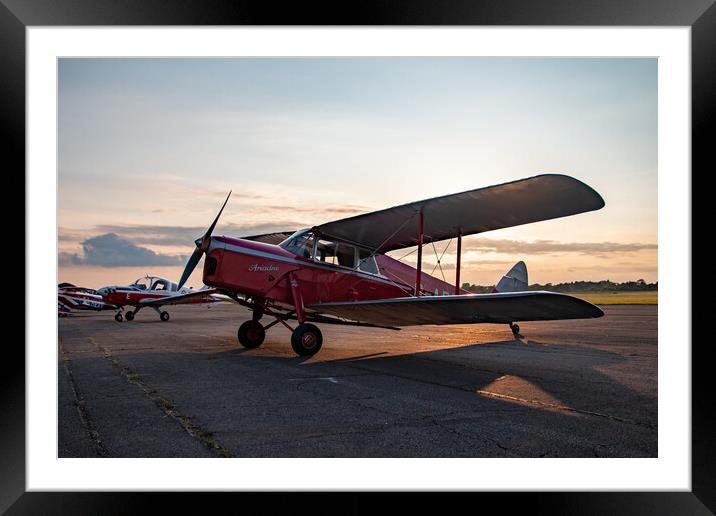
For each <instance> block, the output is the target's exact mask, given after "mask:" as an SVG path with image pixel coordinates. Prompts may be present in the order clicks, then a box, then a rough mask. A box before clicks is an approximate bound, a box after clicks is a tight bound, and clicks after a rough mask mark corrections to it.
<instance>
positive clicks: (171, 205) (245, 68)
mask: <svg viewBox="0 0 716 516" xmlns="http://www.w3.org/2000/svg"><path fill="white" fill-rule="evenodd" d="M58 77H59V97H58V100H59V121H58V124H59V126H58V127H59V131H58V133H59V141H58V143H59V156H58V178H59V191H58V226H59V227H58V246H59V249H58V264H59V278H58V279H59V281H69V282H72V283H75V284H78V285H83V286H87V287H93V288H97V287H100V286H103V285H107V284H126V283H128V282H131V281H133V280H134V279H136V278H137V277H139V276H141V275H144V274H145V273H150V274H156V275H164V276H167V277H169V278H170V279H173V280H174V281H176V280H177V279H178V278H179V276H180V275H181V271H182V268H183V264H184V263H185V260H186V258H187V257H188V255H189V254H191V252H192V250H193V247H194V244H193V240H194V239H195V238H196V237H198V236H200V235H201V234H202V233H203V232H204V231H205V229H206V227H207V226H208V225H209V224H210V223H211V221H212V219H213V217H214V216H215V214H216V212H217V211H218V209H219V208H220V206H221V203H222V202H223V198H224V197H225V196H226V193H227V192H228V191H229V190H233V192H234V193H233V195H232V198H231V200H230V201H229V204H228V205H227V207H226V210H225V211H224V215H223V217H222V220H221V221H220V222H219V225H218V226H217V229H216V230H215V232H214V234H215V235H220V234H226V235H232V236H242V235H249V234H257V233H264V232H270V231H275V230H282V231H285V230H296V229H299V228H303V227H309V226H312V225H316V224H320V223H322V222H327V221H330V220H334V219H339V218H343V217H347V216H351V215H356V214H359V213H364V212H368V211H372V210H375V209H381V208H386V207H389V206H393V205H397V204H403V203H406V202H410V201H414V200H419V199H424V198H429V197H434V196H437V195H444V194H449V193H455V192H460V191H464V190H469V189H473V188H478V187H481V186H489V185H492V184H496V183H502V182H505V181H511V180H515V179H520V178H524V177H530V176H534V175H537V174H541V173H549V172H551V173H563V174H568V175H571V176H573V177H576V178H578V179H580V180H582V181H584V182H586V183H587V184H589V185H590V186H592V187H593V188H594V189H596V190H597V191H598V192H599V193H600V194H601V195H602V197H604V199H605V201H606V206H605V208H603V209H602V210H599V211H596V212H591V213H587V214H581V215H576V216H573V217H568V218H564V219H557V220H552V221H545V222H539V223H536V224H530V225H525V226H521V227H516V228H509V229H504V230H498V231H493V232H488V233H483V234H480V235H475V236H471V237H466V238H465V239H464V242H463V272H462V280H463V281H468V282H471V283H478V284H482V285H491V284H494V283H495V282H496V281H498V280H499V278H500V276H502V274H504V273H505V272H506V271H507V270H508V269H509V268H510V267H511V266H512V264H514V262H516V261H518V260H525V262H526V263H527V267H528V270H529V275H530V283H535V282H539V283H547V282H552V283H557V282H562V281H572V280H602V279H611V280H613V281H627V280H636V279H639V278H642V279H645V280H646V281H648V282H653V281H657V279H658V276H657V61H656V59H627V58H617V59H596V58H589V59H557V58H531V59H521V58H352V59H351V58H342V59H335V58H331V59H324V58H290V59H288V58H287V59H278V58H273V59H264V58H236V59H146V58H145V59H60V60H59V64H58ZM515 208H516V209H518V208H519V207H515ZM446 243H447V242H444V243H438V244H436V247H437V250H438V252H440V253H442V250H443V248H444V246H445V244H446ZM454 250H455V245H454V242H453V244H452V245H451V247H450V248H449V249H448V251H447V253H446V255H445V259H444V262H443V263H444V270H445V274H446V279H447V280H448V281H452V280H453V277H454V270H452V268H451V266H452V264H454ZM405 252H406V251H396V252H394V253H391V254H392V256H395V257H400V256H401V255H403V254H405ZM413 256H414V255H411V256H410V257H409V258H407V259H406V261H407V262H409V263H410V259H411V258H413ZM424 260H425V262H426V263H427V264H428V270H427V272H430V270H431V269H432V264H434V263H435V255H434V252H433V249H432V246H428V247H427V248H426V250H425V254H424ZM435 275H436V276H438V277H441V275H440V272H439V271H436V272H435ZM189 285H193V286H200V285H201V268H200V267H199V268H197V269H196V271H195V273H194V274H193V275H192V277H191V278H190V280H189Z"/></svg>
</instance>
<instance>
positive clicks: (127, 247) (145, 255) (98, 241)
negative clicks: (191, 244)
mask: <svg viewBox="0 0 716 516" xmlns="http://www.w3.org/2000/svg"><path fill="white" fill-rule="evenodd" d="M82 249H83V251H84V252H83V255H82V256H80V255H79V254H76V253H68V252H61V253H59V255H58V261H59V264H60V265H61V266H62V265H95V266H100V267H128V266H129V267H131V266H145V265H146V266H151V265H183V264H184V262H185V260H186V257H184V256H175V255H167V254H161V253H155V252H154V251H152V250H151V249H147V248H146V247H140V246H138V245H135V244H133V243H132V242H130V241H129V240H127V239H125V238H122V237H120V236H119V235H117V234H115V233H107V234H104V235H99V236H96V237H92V238H88V239H87V240H85V241H84V242H82Z"/></svg>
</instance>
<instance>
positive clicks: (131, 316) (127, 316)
mask: <svg viewBox="0 0 716 516" xmlns="http://www.w3.org/2000/svg"><path fill="white" fill-rule="evenodd" d="M124 318H125V319H127V320H128V321H133V320H134V312H132V311H131V310H130V311H129V312H127V313H126V314H124Z"/></svg>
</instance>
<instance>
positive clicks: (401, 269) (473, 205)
mask: <svg viewBox="0 0 716 516" xmlns="http://www.w3.org/2000/svg"><path fill="white" fill-rule="evenodd" d="M229 196H231V192H229ZM229 196H227V198H226V201H224V205H223V206H222V207H221V210H220V211H219V214H218V215H217V216H216V219H215V220H214V222H213V223H212V224H211V226H209V229H208V230H207V231H206V233H205V234H204V236H203V237H201V238H198V239H197V240H196V241H195V243H196V249H195V250H194V253H193V254H192V256H191V258H190V259H189V261H188V263H187V265H186V268H185V270H184V273H183V274H182V277H181V280H180V281H179V288H181V286H182V285H183V284H184V282H185V281H186V280H187V278H188V277H189V275H190V274H191V273H192V271H193V270H194V268H195V267H196V265H197V263H198V262H199V260H200V259H201V257H202V256H203V255H206V258H205V261H204V271H203V281H204V283H205V284H206V285H209V286H211V287H215V288H216V289H218V290H219V291H220V292H222V293H224V294H226V295H228V296H229V297H231V298H232V299H233V300H234V301H235V302H237V303H239V304H242V305H244V306H246V307H247V308H249V309H250V310H252V312H253V317H252V319H251V320H250V321H246V322H245V323H243V324H242V325H241V326H240V327H239V330H238V340H239V342H240V343H241V344H242V345H243V346H244V347H246V348H256V347H258V346H260V345H261V343H262V342H263V341H264V338H265V335H266V330H268V329H269V328H271V327H272V326H274V325H276V324H278V323H280V324H282V325H283V326H285V327H286V328H288V329H289V331H291V345H292V347H293V349H294V351H295V352H296V353H297V354H299V355H304V356H310V355H314V354H315V353H317V352H318V350H319V349H320V348H321V345H322V342H323V337H322V335H321V331H320V330H319V329H318V327H316V326H315V324H313V323H324V324H343V325H355V326H371V327H379V328H389V329H399V327H400V326H412V325H421V324H465V323H503V324H509V325H510V328H511V329H512V331H513V333H514V334H515V335H516V336H517V335H519V326H518V325H517V324H515V323H516V322H517V321H543V320H556V319H582V318H590V317H601V316H602V315H604V313H603V312H602V311H601V310H600V309H599V308H597V307H596V306H594V305H592V304H591V303H588V302H586V301H583V300H581V299H578V298H576V297H572V296H568V295H565V294H559V293H555V292H543V291H539V292H538V291H528V290H527V269H526V267H525V266H524V263H522V262H519V263H518V264H517V265H515V267H513V268H512V270H511V271H509V272H508V274H507V275H506V276H505V277H504V278H502V280H501V281H500V282H499V283H498V284H497V286H496V288H495V291H494V292H493V293H490V294H470V293H467V292H465V291H463V290H461V289H460V253H461V246H462V237H463V236H465V235H472V234H476V233H482V232H485V231H492V230H494V229H500V228H507V227H512V226H518V225H521V224H527V223H530V222H537V221H541V220H548V219H555V218H558V217H565V216H568V215H574V214H577V213H583V212H587V211H592V210H598V209H600V208H602V207H603V206H604V200H603V199H602V197H601V196H600V195H599V194H598V193H597V192H596V191H594V190H593V189H592V188H590V187H589V186H587V185H586V184H584V183H582V182H581V181H578V180H577V179H574V178H572V177H569V176H564V175H557V174H545V175H539V176H535V177H531V178H527V179H521V180H518V181H513V182H510V183H504V184H500V185H496V186H490V187H487V188H479V189H476V190H470V191H467V192H462V193H457V194H453V195H446V196H443V197H435V198H432V199H427V200H424V201H417V202H413V203H409V204H404V205H401V206H395V207H393V208H388V209H385V210H380V211H376V212H372V213H366V214H364V215H358V216H355V217H349V218H345V219H341V220H337V221H334V222H328V223H326V224H321V225H319V226H314V227H312V228H310V229H304V230H300V231H296V232H295V233H292V234H291V233H288V232H287V233H272V234H267V235H257V236H252V237H244V238H230V237H225V236H216V237H214V236H212V232H213V231H214V227H215V226H216V223H217V221H218V220H219V217H220V216H221V213H222V212H223V210H224V208H225V207H226V203H227V202H228V200H229ZM453 238H454V239H456V240H457V272H456V278H455V284H454V285H452V284H449V283H447V282H446V281H442V280H440V279H438V278H435V277H433V276H431V275H429V274H427V273H425V272H423V270H422V255H423V246H424V245H426V244H432V243H433V242H438V241H442V240H447V239H453ZM414 246H417V268H414V267H411V266H409V265H406V264H404V263H402V262H400V261H398V260H395V259H393V258H391V257H389V256H387V255H386V254H385V253H387V252H389V251H394V250H396V249H403V248H409V247H414ZM196 295H197V293H189V294H185V295H183V296H182V295H179V296H177V297H176V299H177V300H178V299H181V298H187V299H188V298H191V297H192V296H196ZM263 316H268V317H271V318H273V321H272V322H270V323H268V324H266V325H264V324H262V323H261V319H262V318H263ZM288 320H296V321H297V322H298V325H297V326H296V327H295V328H292V327H291V326H290V325H289V324H288V322H287V321H288Z"/></svg>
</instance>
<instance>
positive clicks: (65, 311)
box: [57, 283, 117, 317]
mask: <svg viewBox="0 0 716 516" xmlns="http://www.w3.org/2000/svg"><path fill="white" fill-rule="evenodd" d="M116 308H117V307H116V306H114V305H112V304H109V303H105V302H104V300H103V299H102V295H101V294H100V293H99V292H97V291H96V290H92V289H90V288H84V287H76V286H75V285H73V284H71V283H60V284H59V285H58V286H57V315H59V316H60V317H66V316H68V315H70V314H71V313H72V311H73V310H115V309H116Z"/></svg>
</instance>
